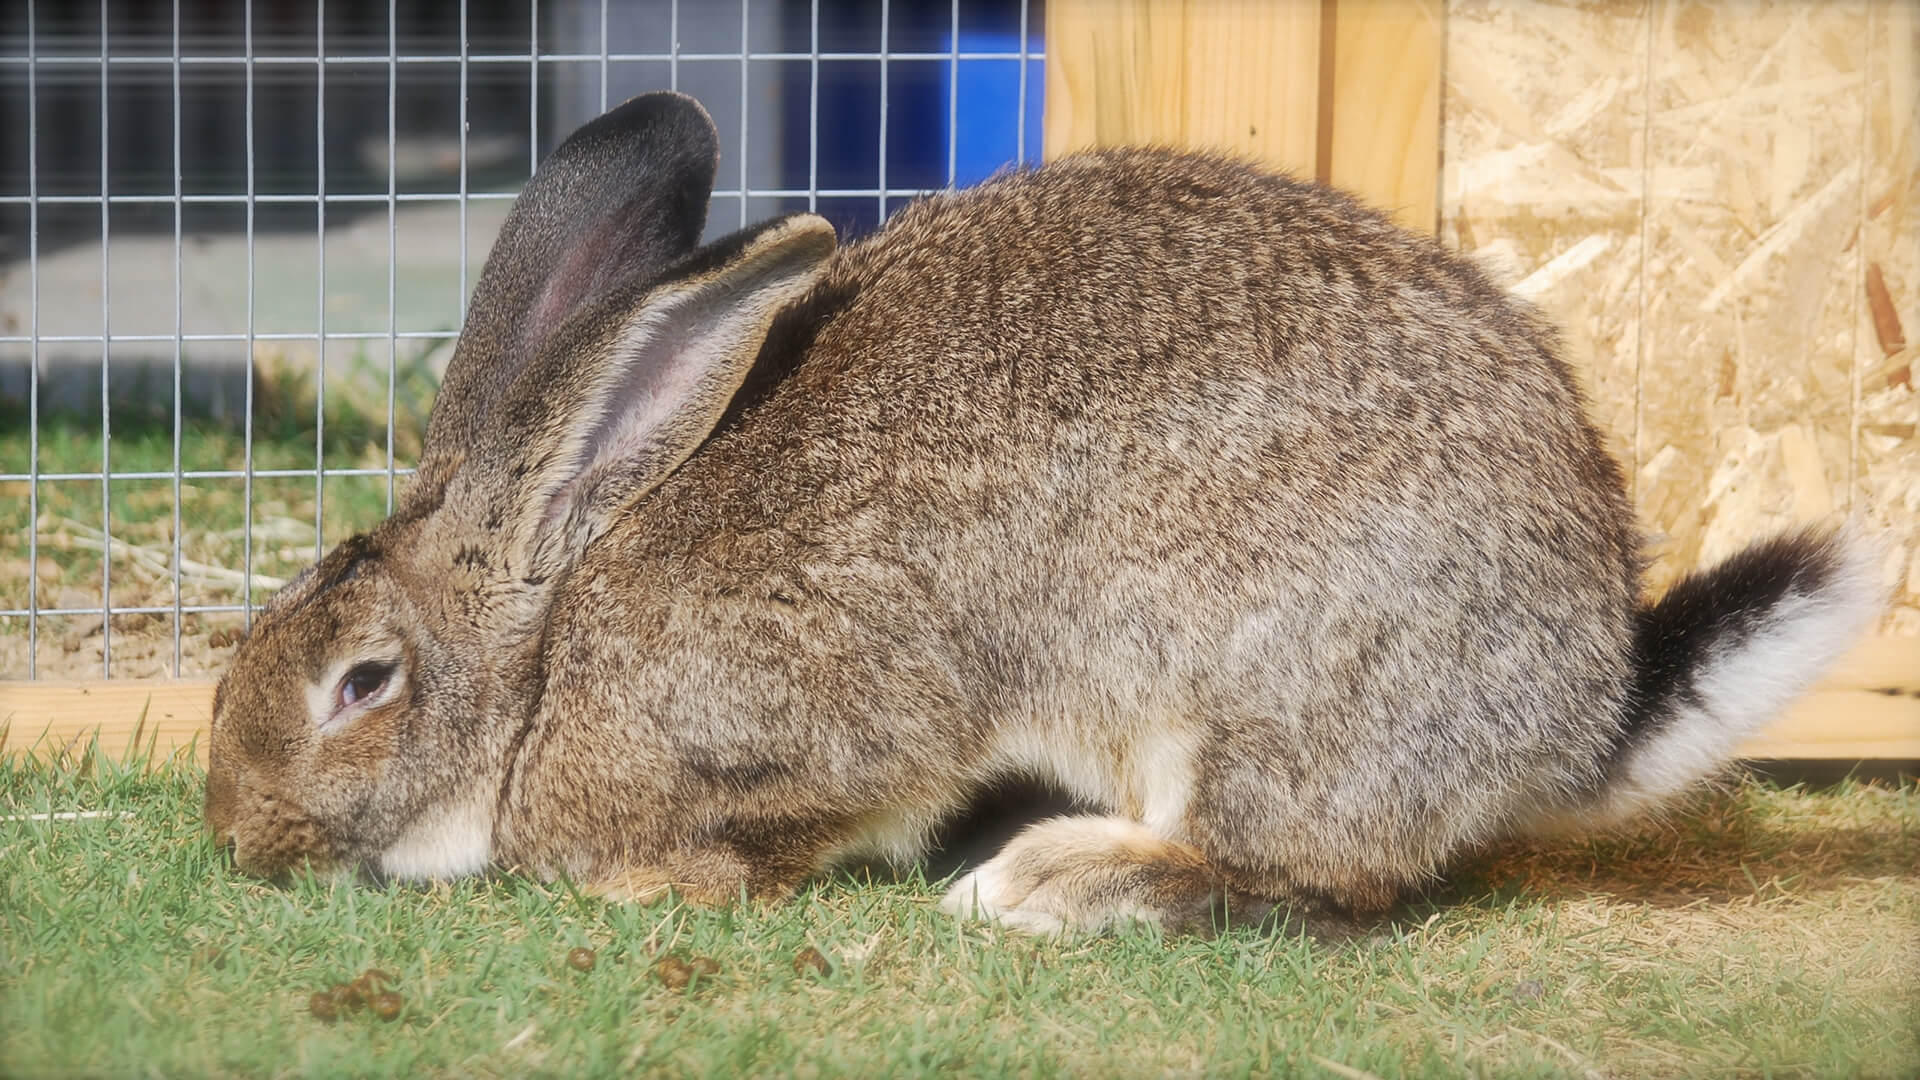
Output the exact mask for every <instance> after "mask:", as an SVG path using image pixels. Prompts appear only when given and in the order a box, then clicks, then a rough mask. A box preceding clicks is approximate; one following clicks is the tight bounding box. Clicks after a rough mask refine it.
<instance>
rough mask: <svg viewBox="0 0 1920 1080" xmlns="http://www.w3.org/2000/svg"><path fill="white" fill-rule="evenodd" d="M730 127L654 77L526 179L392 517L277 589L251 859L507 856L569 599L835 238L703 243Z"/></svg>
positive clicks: (229, 704)
mask: <svg viewBox="0 0 1920 1080" xmlns="http://www.w3.org/2000/svg"><path fill="white" fill-rule="evenodd" d="M717 145H718V144H717V141H716V138H715V134H714V130H713V125H712V122H711V121H710V120H709V119H708V117H707V115H706V113H705V112H704V111H703V110H702V109H701V108H700V106H699V105H697V104H695V103H694V102H693V101H692V100H691V99H689V98H685V97H682V96H680V95H677V94H667V93H660V94H649V95H646V96H643V97H639V98H635V99H633V100H632V101H629V102H627V103H626V104H624V105H622V106H620V107H618V108H616V109H614V110H613V111H611V112H609V113H607V114H606V115H605V116H602V117H600V118H599V119H597V120H595V121H593V122H592V123H589V124H588V125H586V126H585V127H583V128H581V129H580V130H579V131H577V132H575V133H574V134H573V135H572V136H571V137H570V138H568V139H567V140H566V142H565V143H563V144H562V145H561V146H560V147H559V148H558V149H557V150H555V151H554V153H553V154H552V155H551V156H550V157H549V158H548V159H547V160H546V161H545V162H544V163H542V165H541V167H540V169H539V171H538V173H537V174H536V175H535V176H534V177H533V179H532V180H531V181H529V182H528V184H527V187H526V189H525V190H524V191H523V192H522V193H521V195H520V197H519V199H518V201H516V203H515V204H514V208H513V211H512V213H511V214H510V215H509V216H508V219H507V221H506V224H505V226H504V228H503V229H502V232H501V235H500V238H499V240H498V241H497V242H496V244H495V247H494V250H493V252H492V254H491V255H490V256H489V258H488V261H487V266H486V270H485V272H484V273H483V275H482V276H481V278H480V281H479V283H478V285H477V287H476V289H475V291H474V296H473V301H472V304H471V307H470V310H469V313H468V316H467V322H466V326H465V329H464V330H463V332H462V334H461V337H460V341H459V343H458V345H457V347H456V348H455V351H454V356H453V359H452V361H451V362H450V364H449V365H448V368H447V373H446V377H445V379H444V381H443V383H442V386H441V390H440V395H439V398H438V399H437V400H436V402H435V404H434V410H433V415H432V418H431V420H430V421H429V423H428V429H427V438H426V444H425V449H424V451H423V454H422V458H421V461H420V463H419V467H418V469H417V471H416V474H415V475H414V477H413V478H412V479H411V481H410V482H409V483H408V484H407V487H406V489H405V491H404V492H403V494H402V496H401V498H400V500H399V502H398V504H397V505H396V507H395V509H394V512H393V515H392V516H391V517H390V518H388V519H387V520H386V521H385V522H383V523H381V524H380V525H379V526H377V527H376V528H374V529H373V530H371V531H370V532H368V533H366V534H364V535H360V536H356V537H353V538H352V539H350V540H347V541H345V542H344V543H342V544H340V545H339V546H338V547H337V548H335V549H334V550H333V551H332V552H330V553H329V554H328V555H327V556H326V557H325V558H324V559H322V560H321V561H320V562H319V563H318V564H317V565H315V566H313V567H311V568H310V569H308V570H306V571H305V572H304V573H302V574H301V575H300V576H299V577H297V578H296V579H295V580H294V581H293V582H291V583H290V584H288V585H287V587H286V588H285V589H283V590H281V592H280V593H279V594H278V595H276V596H275V597H274V598H273V599H272V600H271V601H270V602H269V603H268V604H267V605H266V606H265V607H264V608H263V609H262V610H261V611H260V613H259V618H258V620H257V622H256V623H255V626H254V628H253V631H252V633H251V634H250V635H249V636H248V638H247V640H246V642H245V643H244V645H243V646H242V647H241V649H240V650H239V652H238V653H237V654H236V655H235V657H234V661H233V666H232V668H231V669H230V670H229V671H228V673H227V675H226V677H225V678H224V679H222V680H221V684H220V688H219V690H218V692H217V694H216V696H215V699H214V717H213V733H212V740H211V747H210V754H211V757H210V764H209V768H208V776H207V796H206V816H207V823H208V826H209V827H210V828H211V829H212V831H213V833H214V835H215V837H216V838H217V839H219V840H220V841H222V842H225V843H228V844H230V845H231V846H232V849H233V853H234V858H235V861H236V863H237V864H238V865H239V866H240V867H241V868H242V869H244V870H247V871H249V872H253V873H258V874H262V875H266V876H274V875H278V874H281V873H284V872H287V871H290V870H293V869H296V868H298V867H301V866H303V865H304V866H308V867H311V868H313V869H314V870H316V871H318V872H330V871H340V872H352V871H354V870H356V869H360V868H367V869H370V870H373V871H375V872H380V873H385V874H391V875H396V876H403V877H443V876H453V875H457V874H462V873H470V872H473V871H476V870H479V869H481V868H482V867H483V866H485V865H486V863H487V862H488V861H489V858H490V836H491V822H492V815H493V808H494V806H495V804H496V802H497V800H498V798H499V796H500V793H501V790H502V785H503V783H504V781H505V779H506V775H507V769H508V764H507V763H508V760H509V758H510V755H511V753H512V750H513V748H514V746H515V745H516V744H517V742H518V741H519V739H520V737H521V736H522V734H523V733H524V731H525V730H526V724H527V723H528V722H529V720H530V718H531V716H532V714H533V710H534V709H535V708H536V707H537V705H538V703H539V701H540V700H541V697H542V695H543V693H544V692H545V691H546V688H545V687H544V685H543V675H542V667H541V663H540V650H541V643H542V639H543V631H544V628H545V626H546V620H547V615H548V612H549V609H550V607H551V605H552V603H553V597H554V594H555V590H556V589H557V588H558V587H559V586H560V585H561V583H563V582H564V581H565V580H566V578H567V576H568V574H569V573H570V571H571V570H572V568H573V566H574V564H575V562H576V561H577V560H578V558H579V557H580V555H581V553H582V552H583V551H584V550H585V549H586V548H587V547H588V546H589V545H590V544H592V543H593V542H594V540H595V539H597V538H598V537H599V536H600V535H601V534H602V533H603V532H605V530H606V528H607V527H608V525H609V523H610V522H611V520H612V519H613V517H614V515H615V514H616V513H617V512H618V511H619V509H620V508H621V507H622V506H624V505H626V504H628V503H630V502H631V501H632V500H633V499H635V498H637V497H639V496H640V495H643V494H644V493H645V492H646V491H648V490H649V489H650V488H651V487H653V486H654V485H656V484H657V483H658V482H659V481H660V480H661V479H662V478H663V477H664V476H665V475H666V474H667V473H668V472H670V471H671V470H672V469H674V468H675V467H676V466H678V465H679V464H680V463H681V462H682V461H684V460H685V459H686V458H687V456H689V455H690V454H691V453H693V451H694V450H695V449H696V448H697V447H698V445H699V444H700V442H701V441H702V440H703V439H705V438H706V436H707V435H708V434H710V433H711V431H712V430H713V427H714V425H715V424H716V423H718V422H719V420H720V418H721V417H722V415H723V413H724V412H725V409H726V407H727V405H728V403H729V402H730V400H731V399H732V397H733V395H734V392H735V391H736V390H737V389H738V388H739V386H740V384H741V381H742V380H743V379H744V377H745V375H746V373H747V370H748V368H749V367H750V366H751V363H752V361H753V359H754V357H755V356H756V355H757V353H758V351H759V347H760V343H761V342H762V341H763V340H764V338H765V335H766V333H767V330H768V327H769V325H770V324H771V322H772V320H773V317H774V315H775V314H776V313H777V311H778V310H779V309H780V308H781V307H783V306H785V305H786V304H788V303H789V302H790V301H792V300H793V299H795V298H796V297H798V296H799V295H800V294H801V293H802V292H804V291H805V290H806V289H807V288H808V287H809V286H810V285H811V283H812V281H813V278H814V276H815V275H816V274H817V273H818V271H819V269H820V266H821V264H822V263H823V262H824V260H825V259H826V258H827V256H829V255H830V254H831V253H832V250H833V246H834V237H833V231H832V229H831V227H830V226H828V225H827V224H826V222H824V221H822V220H821V219H819V218H816V217H811V216H796V217H790V218H786V219H782V220H778V221H775V222H773V223H771V224H769V225H767V226H763V227H761V228H760V229H757V230H752V231H749V232H743V233H741V234H738V235H736V236H734V237H731V238H729V239H727V240H723V241H720V242H718V243H716V244H714V245H711V246H709V247H707V248H704V249H700V250H698V251H695V250H694V249H695V245H696V244H697V243H698V241H699V237H700V233H701V230H702V228H703V226H704V224H705V217H706V203H707V198H708V195H709V192H710V189H711V185H712V182H713V177H714V171H715V167H716V165H717V161H718V154H717Z"/></svg>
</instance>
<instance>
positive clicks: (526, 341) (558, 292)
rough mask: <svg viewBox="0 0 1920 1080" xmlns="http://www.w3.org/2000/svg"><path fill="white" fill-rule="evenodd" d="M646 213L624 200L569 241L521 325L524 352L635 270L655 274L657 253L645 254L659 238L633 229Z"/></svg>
mask: <svg viewBox="0 0 1920 1080" xmlns="http://www.w3.org/2000/svg"><path fill="white" fill-rule="evenodd" d="M646 212H647V208H646V207H645V206H644V205H642V200H640V199H633V200H629V201H628V202H627V203H625V204H623V205H621V206H620V207H619V208H618V209H616V210H615V211H614V212H613V213H611V214H609V215H607V216H606V217H605V218H603V219H601V220H599V221H598V222H596V223H595V225H594V226H593V227H592V228H589V229H587V230H585V231H584V232H582V233H581V234H580V235H579V236H578V237H577V238H576V239H575V240H574V242H573V243H572V244H571V245H570V246H569V248H568V250H567V251H566V253H565V254H564V255H562V256H561V258H560V260H559V263H558V264H557V265H556V266H555V267H554V268H553V270H552V271H551V272H550V273H549V274H548V275H547V280H546V282H545V283H544V284H543V285H541V287H540V294H539V296H538V297H537V298H536V299H535V300H534V302H533V305H532V306H531V307H530V308H529V309H528V311H527V318H526V320H525V321H524V322H522V323H521V325H520V339H519V341H520V346H521V348H522V349H523V350H527V351H528V352H531V351H533V350H537V349H538V348H539V347H540V345H541V343H542V342H544V341H545V340H546V339H547V337H548V335H550V334H552V333H553V331H554V330H555V329H556V328H558V327H559V325H560V324H561V323H562V322H564V321H566V318H567V316H569V315H571V314H573V313H574V311H576V310H578V309H579V308H580V307H581V306H582V305H583V304H586V303H588V302H589V301H591V300H592V299H593V298H594V297H595V296H596V295H597V294H599V293H600V292H601V291H602V290H604V289H606V288H607V287H608V286H609V285H612V284H613V283H614V282H616V281H618V280H620V279H621V278H623V277H625V276H627V275H629V274H632V273H634V272H635V270H636V268H647V267H653V268H656V269H657V267H655V265H654V264H655V263H657V262H659V261H660V259H659V258H658V257H657V256H658V255H659V253H658V252H655V251H649V250H648V249H649V246H650V245H653V244H657V242H658V240H659V239H660V238H658V237H656V236H654V235H653V234H652V233H651V232H650V231H649V230H648V229H646V228H639V227H635V223H638V222H643V221H644V218H642V217H641V216H640V215H643V214H645V213H646Z"/></svg>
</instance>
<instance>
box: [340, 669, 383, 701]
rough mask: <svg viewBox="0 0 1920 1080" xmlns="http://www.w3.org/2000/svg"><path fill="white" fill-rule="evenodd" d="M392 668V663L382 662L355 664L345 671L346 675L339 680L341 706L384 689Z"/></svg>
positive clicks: (361, 699) (363, 698)
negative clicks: (351, 668)
mask: <svg viewBox="0 0 1920 1080" xmlns="http://www.w3.org/2000/svg"><path fill="white" fill-rule="evenodd" d="M393 668H394V665H393V664H390V663H384V662H380V663H367V664H356V665H355V666H354V668H353V670H351V671H349V672H347V677H346V678H344V679H341V680H340V704H341V706H343V707H344V706H347V705H352V704H354V703H355V702H358V701H364V700H366V699H367V698H370V697H372V696H374V695H375V694H378V693H379V692H380V691H382V690H384V689H386V687H387V680H388V679H390V678H392V677H393Z"/></svg>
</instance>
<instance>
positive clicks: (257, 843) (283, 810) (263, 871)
mask: <svg viewBox="0 0 1920 1080" xmlns="http://www.w3.org/2000/svg"><path fill="white" fill-rule="evenodd" d="M252 811H253V812H252V813H250V814H248V815H247V816H246V817H245V818H243V819H242V820H240V821H239V822H236V823H235V824H234V825H233V826H231V827H229V828H227V829H225V830H223V831H221V832H219V833H216V834H215V837H214V839H215V840H216V842H219V843H224V844H225V845H226V847H227V849H228V850H229V851H230V852H231V853H232V855H233V864H234V866H235V867H237V868H238V869H239V870H240V871H241V872H243V873H247V874H252V875H253V876H255V877H260V878H267V879H269V880H284V879H286V878H289V877H292V876H293V875H295V874H297V873H300V872H302V871H306V872H310V873H312V874H314V875H315V876H318V877H332V878H338V877H340V876H342V875H343V874H344V875H351V874H352V873H353V866H352V864H351V863H350V862H346V861H344V860H343V859H342V855H343V852H342V851H341V846H340V844H339V842H338V841H337V840H336V839H335V838H334V837H333V836H332V834H331V833H330V832H329V830H327V829H326V828H324V827H322V826H321V824H320V823H319V822H317V821H315V820H314V819H313V818H311V817H309V816H308V815H307V814H305V813H304V812H302V811H301V810H299V809H298V808H297V807H294V806H292V805H290V804H289V803H287V802H286V801H284V800H282V799H277V798H275V797H274V796H272V795H261V796H259V797H258V798H257V799H256V800H255V802H254V806H253V808H252Z"/></svg>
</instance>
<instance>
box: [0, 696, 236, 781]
mask: <svg viewBox="0 0 1920 1080" xmlns="http://www.w3.org/2000/svg"><path fill="white" fill-rule="evenodd" d="M212 724H213V683H212V682H210V681H207V680H203V679H180V680H172V679H112V680H100V681H97V682H0V726H4V727H5V729H6V737H5V741H4V742H0V756H5V757H12V756H14V755H16V754H22V753H25V754H30V755H32V756H33V757H35V758H39V759H41V760H56V759H59V758H61V757H67V756H77V755H79V754H80V753H81V752H83V751H84V750H85V749H86V747H87V745H88V744H89V743H90V742H91V741H92V740H93V739H94V737H95V736H98V737H99V740H100V752H101V753H102V754H104V755H106V756H107V757H110V758H113V759H114V760H116V761H118V760H124V759H125V758H126V757H127V756H128V755H129V754H130V753H133V752H138V751H146V752H148V753H149V754H150V756H151V758H152V759H153V760H155V761H164V760H166V758H167V757H168V755H170V754H173V753H175V752H176V751H181V750H185V749H186V748H188V747H191V748H192V751H193V755H194V758H195V760H197V761H199V762H200V764H201V765H205V764H206V763H207V731H208V729H209V728H210V727H211V726H212Z"/></svg>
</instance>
